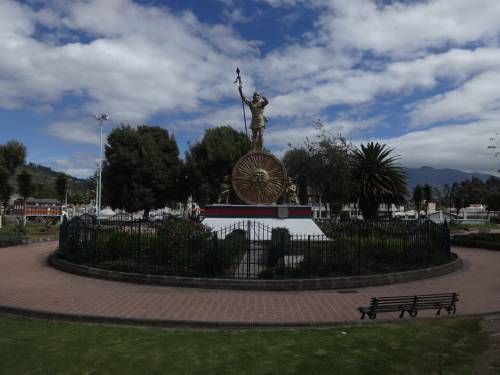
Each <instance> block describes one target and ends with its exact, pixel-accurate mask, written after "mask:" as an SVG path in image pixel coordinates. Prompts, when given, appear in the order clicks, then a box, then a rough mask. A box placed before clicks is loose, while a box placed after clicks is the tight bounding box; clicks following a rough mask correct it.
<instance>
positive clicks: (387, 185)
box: [352, 142, 406, 219]
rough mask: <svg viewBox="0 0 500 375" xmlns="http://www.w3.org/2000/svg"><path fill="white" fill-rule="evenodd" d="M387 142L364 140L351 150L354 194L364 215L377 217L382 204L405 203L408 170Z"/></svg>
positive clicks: (369, 217)
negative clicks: (363, 142) (400, 162)
mask: <svg viewBox="0 0 500 375" xmlns="http://www.w3.org/2000/svg"><path fill="white" fill-rule="evenodd" d="M392 152H393V149H390V148H388V147H387V145H385V144H380V143H373V142H370V143H368V144H367V145H366V146H365V145H363V144H361V147H360V148H355V149H354V150H353V152H352V178H353V198H354V199H355V201H357V202H358V205H359V209H360V211H361V213H362V214H363V217H364V218H365V219H375V218H377V215H378V207H379V205H380V204H384V203H385V204H393V203H394V204H402V203H403V202H405V195H406V173H405V170H404V168H403V166H402V165H401V164H399V162H398V161H399V157H398V156H392Z"/></svg>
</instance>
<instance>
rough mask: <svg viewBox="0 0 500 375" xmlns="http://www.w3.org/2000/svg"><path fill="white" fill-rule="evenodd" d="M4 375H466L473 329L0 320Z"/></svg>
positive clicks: (437, 324)
mask: <svg viewBox="0 0 500 375" xmlns="http://www.w3.org/2000/svg"><path fill="white" fill-rule="evenodd" d="M0 332H1V334H0V373H2V374H141V375H145V374H169V375H170V374H280V375H281V374H342V375H344V374H470V373H471V371H472V370H471V369H472V368H473V367H474V366H475V365H476V362H477V361H478V359H479V356H480V355H481V353H482V352H483V351H484V350H485V348H486V346H487V337H486V335H485V334H484V333H482V331H481V329H480V322H479V321H478V320H475V319H441V320H432V321H425V320H424V321H412V322H404V323H401V324H376V325H373V324H371V325H362V326H360V325H357V326H344V327H336V328H329V329H300V330H299V329H297V330H244V331H241V330H240V331H236V330H234V331H215V330H165V329H160V328H140V327H122V326H110V325H90V324H76V323H62V322H51V321H43V320H30V319H24V318H16V317H11V316H5V315H0Z"/></svg>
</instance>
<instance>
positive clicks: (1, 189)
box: [0, 141, 26, 208]
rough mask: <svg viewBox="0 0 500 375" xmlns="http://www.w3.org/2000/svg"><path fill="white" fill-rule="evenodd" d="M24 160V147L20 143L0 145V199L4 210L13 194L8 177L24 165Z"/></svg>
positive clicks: (13, 142)
mask: <svg viewBox="0 0 500 375" xmlns="http://www.w3.org/2000/svg"><path fill="white" fill-rule="evenodd" d="M25 159H26V147H25V146H24V145H23V144H22V143H20V142H17V141H9V142H7V143H5V144H2V145H0V198H1V202H2V204H3V206H4V207H5V208H6V207H7V205H8V203H9V199H10V196H11V195H12V192H13V188H12V185H11V184H10V177H11V176H12V175H14V174H15V172H16V169H17V168H18V167H20V166H21V165H23V164H24V161H25Z"/></svg>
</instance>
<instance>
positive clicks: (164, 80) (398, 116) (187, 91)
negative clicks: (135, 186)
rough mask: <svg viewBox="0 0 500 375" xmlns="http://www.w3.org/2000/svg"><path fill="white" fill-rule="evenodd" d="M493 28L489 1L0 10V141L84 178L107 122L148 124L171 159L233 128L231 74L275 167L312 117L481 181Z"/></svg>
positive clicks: (499, 112)
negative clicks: (168, 146)
mask: <svg viewBox="0 0 500 375" xmlns="http://www.w3.org/2000/svg"><path fill="white" fill-rule="evenodd" d="M499 19H500V2H499V1H497V0H476V1H470V0H429V1H370V0H349V1H345V0H204V1H199V0H185V1H158V0H157V1H153V0H143V1H132V0H85V1H84V0H75V1H63V0H52V1H48V0H25V1H12V0H2V1H0V56H2V58H1V59H0V143H3V142H5V141H7V140H9V139H18V140H20V141H22V142H23V143H25V144H26V146H27V147H28V151H29V156H28V159H29V160H30V161H33V162H36V163H40V164H44V165H48V166H51V167H53V168H55V169H57V170H63V171H66V172H67V173H70V174H72V175H75V176H79V177H85V176H87V175H89V174H91V173H92V172H93V170H94V169H95V163H96V161H97V154H98V142H99V137H98V130H97V126H96V123H95V120H93V118H92V113H102V112H106V113H108V114H109V115H110V117H111V121H110V122H109V124H108V125H107V127H106V132H109V131H110V130H111V128H112V127H114V126H118V125H119V124H120V123H121V122H124V123H129V124H131V125H140V124H150V125H160V126H162V127H165V128H166V129H168V130H169V131H171V132H173V133H174V134H175V136H176V138H177V140H178V143H179V146H180V149H181V153H182V154H183V153H184V151H185V149H186V147H187V144H188V142H194V141H196V140H197V139H199V138H200V136H201V135H202V134H203V131H204V129H206V128H207V127H211V126H216V125H221V124H230V125H232V126H233V127H235V128H237V129H241V130H242V129H243V120H242V113H241V102H240V101H239V97H238V93H237V87H236V86H235V85H234V84H233V81H234V78H235V72H234V71H235V68H236V66H239V67H240V69H241V71H242V78H243V84H244V91H245V92H246V94H247V95H251V94H252V93H253V91H254V90H255V89H258V90H259V91H260V92H262V93H263V94H264V95H265V96H267V97H268V99H269V101H270V104H269V106H268V107H267V112H266V115H267V117H268V118H269V122H268V129H267V130H266V135H265V142H266V146H267V147H268V148H270V149H272V150H273V151H274V152H275V153H276V154H278V155H282V153H283V152H284V151H285V150H286V149H287V147H288V144H289V143H292V144H300V143H301V142H303V140H304V139H305V137H309V138H311V137H314V136H315V133H316V132H317V130H315V128H314V127H313V126H312V125H313V123H314V122H315V121H316V120H318V119H319V120H321V122H322V123H323V125H324V128H323V131H328V132H341V133H342V134H343V135H344V136H346V137H347V138H349V139H350V140H352V142H353V143H355V144H359V143H361V142H367V141H372V140H373V141H381V142H384V143H387V144H389V146H390V147H392V148H394V149H395V150H396V153H398V154H399V155H401V157H402V162H403V163H404V164H405V165H406V166H409V167H419V166H422V165H430V166H433V167H437V168H442V167H451V168H458V169H462V170H468V171H472V170H474V171H482V172H490V173H491V172H494V171H496V170H497V169H498V165H497V164H498V160H497V159H495V157H494V156H493V153H492V152H491V149H488V148H487V146H488V145H489V144H490V141H489V138H490V137H495V134H496V133H497V132H500V121H498V120H499V118H500V48H499V36H500V22H498V20H499Z"/></svg>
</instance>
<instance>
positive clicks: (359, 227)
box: [358, 221, 361, 275]
mask: <svg viewBox="0 0 500 375" xmlns="http://www.w3.org/2000/svg"><path fill="white" fill-rule="evenodd" d="M358 275H361V221H358Z"/></svg>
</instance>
